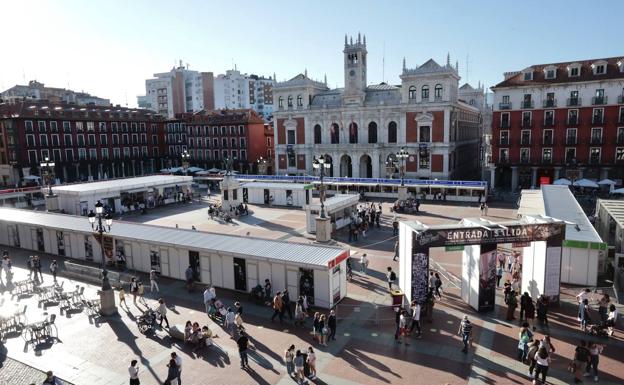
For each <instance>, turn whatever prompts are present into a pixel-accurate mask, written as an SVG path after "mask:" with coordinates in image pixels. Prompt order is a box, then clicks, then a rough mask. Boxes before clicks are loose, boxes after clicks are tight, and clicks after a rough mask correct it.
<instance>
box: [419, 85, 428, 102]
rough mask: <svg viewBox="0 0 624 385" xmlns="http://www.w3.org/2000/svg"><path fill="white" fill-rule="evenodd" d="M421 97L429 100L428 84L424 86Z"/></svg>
mask: <svg viewBox="0 0 624 385" xmlns="http://www.w3.org/2000/svg"><path fill="white" fill-rule="evenodd" d="M420 97H421V98H422V100H429V86H428V85H424V86H422V89H421V92H420Z"/></svg>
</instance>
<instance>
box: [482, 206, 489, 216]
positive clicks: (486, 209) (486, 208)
mask: <svg viewBox="0 0 624 385" xmlns="http://www.w3.org/2000/svg"><path fill="white" fill-rule="evenodd" d="M488 208H489V207H488V204H487V203H483V212H484V214H485V216H486V217H487V215H488Z"/></svg>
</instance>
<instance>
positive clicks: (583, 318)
mask: <svg viewBox="0 0 624 385" xmlns="http://www.w3.org/2000/svg"><path fill="white" fill-rule="evenodd" d="M579 314H580V322H581V331H586V330H587V325H590V324H591V323H592V322H591V314H590V310H589V300H588V299H587V298H585V299H584V300H583V302H582V303H581V309H580V313H579Z"/></svg>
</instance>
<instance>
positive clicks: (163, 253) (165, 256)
mask: <svg viewBox="0 0 624 385" xmlns="http://www.w3.org/2000/svg"><path fill="white" fill-rule="evenodd" d="M160 273H161V274H162V275H164V276H165V277H169V276H170V271H169V250H168V249H160Z"/></svg>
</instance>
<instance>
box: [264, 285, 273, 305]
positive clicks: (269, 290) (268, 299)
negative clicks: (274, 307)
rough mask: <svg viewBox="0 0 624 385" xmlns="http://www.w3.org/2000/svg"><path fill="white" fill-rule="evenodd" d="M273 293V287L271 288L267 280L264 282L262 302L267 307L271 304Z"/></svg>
mask: <svg viewBox="0 0 624 385" xmlns="http://www.w3.org/2000/svg"><path fill="white" fill-rule="evenodd" d="M272 293H273V287H272V286H271V281H269V280H268V279H265V280H264V300H265V301H266V302H267V305H269V304H270V303H271V295H272Z"/></svg>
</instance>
